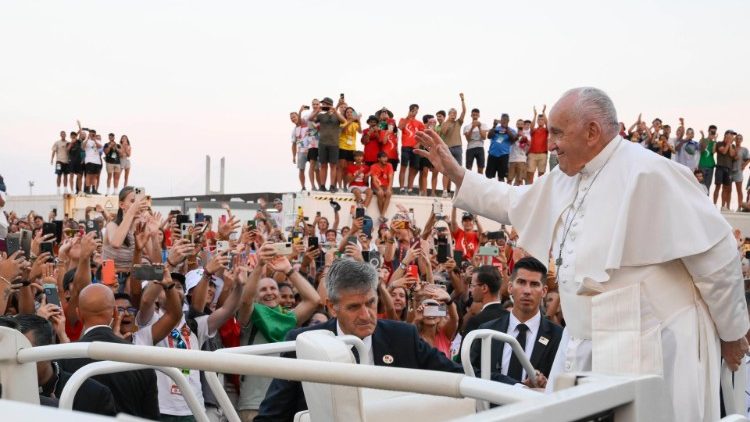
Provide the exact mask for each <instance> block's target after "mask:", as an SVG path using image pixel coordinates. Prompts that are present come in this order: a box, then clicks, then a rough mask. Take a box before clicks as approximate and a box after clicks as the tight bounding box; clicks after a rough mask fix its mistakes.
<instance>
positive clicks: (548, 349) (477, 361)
mask: <svg viewBox="0 0 750 422" xmlns="http://www.w3.org/2000/svg"><path fill="white" fill-rule="evenodd" d="M508 325H510V312H506V313H505V314H503V316H501V317H500V318H498V319H495V320H492V321H489V322H486V323H484V324H482V325H480V326H479V328H487V329H490V330H495V331H500V332H502V333H507V332H508ZM562 332H563V329H562V327H560V326H559V325H557V324H554V323H552V322H550V321H549V320H548V319H546V318H545V317H544V316H542V320H541V322H540V323H539V332H538V333H537V335H536V339H534V349H533V350H532V351H531V357H530V358H529V360H530V361H531V365H532V366H533V367H534V369H536V370H538V371H539V372H541V373H543V374H544V376H545V377H549V372H550V370H551V369H552V363H553V362H554V361H555V354H556V353H557V347H558V346H559V345H560V339H561V338H562ZM542 337H544V338H546V339H547V344H543V343H540V342H539V339H540V338H542ZM481 346H482V343H481V342H480V341H476V342H474V344H473V345H472V348H471V363H472V365H473V366H474V370H475V371H476V374H477V376H479V373H480V370H481V366H480V365H481V362H482V357H481V350H482V347H481ZM503 346H505V343H502V342H500V341H497V340H493V341H492V353H491V355H490V356H491V358H490V368H491V372H490V373H491V378H492V380H493V381H500V382H504V383H506V384H516V383H519V382H521V381H523V380H516V379H513V378H511V377H509V376H507V375H503V374H502V372H501V371H502V362H503Z"/></svg>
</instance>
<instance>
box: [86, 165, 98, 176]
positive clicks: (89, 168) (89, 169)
mask: <svg viewBox="0 0 750 422" xmlns="http://www.w3.org/2000/svg"><path fill="white" fill-rule="evenodd" d="M85 169H86V174H99V172H100V171H102V165H101V164H94V163H86V167H85Z"/></svg>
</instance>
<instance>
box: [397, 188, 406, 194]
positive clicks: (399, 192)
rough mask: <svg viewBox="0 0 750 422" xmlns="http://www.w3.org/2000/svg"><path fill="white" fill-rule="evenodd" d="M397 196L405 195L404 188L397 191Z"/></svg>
mask: <svg viewBox="0 0 750 422" xmlns="http://www.w3.org/2000/svg"><path fill="white" fill-rule="evenodd" d="M398 194H399V195H406V188H401V189H399V191H398Z"/></svg>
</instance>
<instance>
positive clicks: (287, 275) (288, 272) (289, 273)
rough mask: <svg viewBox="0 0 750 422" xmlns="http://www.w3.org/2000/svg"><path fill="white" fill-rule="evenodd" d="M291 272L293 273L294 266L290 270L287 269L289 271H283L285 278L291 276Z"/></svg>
mask: <svg viewBox="0 0 750 422" xmlns="http://www.w3.org/2000/svg"><path fill="white" fill-rule="evenodd" d="M292 274H294V268H292V269H291V270H289V271H287V272H286V273H284V275H285V276H286V278H289V277H291V276H292Z"/></svg>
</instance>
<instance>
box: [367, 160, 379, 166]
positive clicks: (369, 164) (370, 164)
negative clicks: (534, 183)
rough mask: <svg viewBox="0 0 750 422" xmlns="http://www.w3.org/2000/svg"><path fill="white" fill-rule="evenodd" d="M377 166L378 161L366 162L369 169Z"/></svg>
mask: <svg viewBox="0 0 750 422" xmlns="http://www.w3.org/2000/svg"><path fill="white" fill-rule="evenodd" d="M375 164H377V161H365V165H366V166H367V167H372V166H374V165H375Z"/></svg>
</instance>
